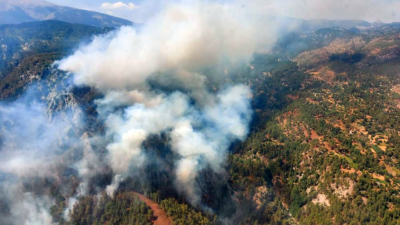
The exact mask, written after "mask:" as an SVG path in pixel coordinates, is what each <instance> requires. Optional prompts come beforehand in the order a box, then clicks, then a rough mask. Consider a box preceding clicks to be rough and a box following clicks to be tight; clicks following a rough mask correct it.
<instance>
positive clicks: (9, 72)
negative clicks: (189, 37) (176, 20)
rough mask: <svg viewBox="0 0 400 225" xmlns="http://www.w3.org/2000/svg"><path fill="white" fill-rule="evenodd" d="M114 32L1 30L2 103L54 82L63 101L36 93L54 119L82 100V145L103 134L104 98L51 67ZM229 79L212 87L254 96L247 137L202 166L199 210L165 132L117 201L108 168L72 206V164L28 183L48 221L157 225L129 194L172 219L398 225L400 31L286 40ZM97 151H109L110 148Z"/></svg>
mask: <svg viewBox="0 0 400 225" xmlns="http://www.w3.org/2000/svg"><path fill="white" fill-rule="evenodd" d="M109 31H110V29H100V28H94V27H89V26H83V25H71V24H67V23H63V22H57V21H48V22H35V23H27V24H21V25H3V26H0V46H1V49H0V51H1V58H0V75H1V79H0V90H1V91H0V98H1V99H3V100H4V101H7V100H11V99H13V98H15V97H16V96H20V95H23V94H24V93H25V92H26V90H27V87H28V86H31V85H32V84H35V82H38V83H40V82H44V83H47V85H48V87H49V89H52V88H53V89H57V90H60V89H61V90H62V96H61V97H60V96H58V97H57V98H55V97H54V96H52V95H51V94H49V93H45V91H43V90H41V91H43V96H44V99H46V103H48V104H49V109H50V110H49V111H50V112H54V111H62V110H64V109H65V108H68V107H67V106H70V105H73V106H75V105H79V106H81V107H82V109H83V113H84V114H85V115H86V117H85V118H86V119H87V121H88V125H87V126H85V127H84V128H81V130H80V132H82V133H84V135H82V137H80V138H81V139H84V140H86V139H90V137H94V136H96V134H99V133H100V134H103V133H104V124H103V123H102V122H101V121H100V119H99V118H98V115H97V110H101V109H99V108H97V105H96V99H97V98H98V97H99V96H100V94H99V93H98V91H97V90H95V89H93V88H91V87H87V86H82V87H72V88H71V87H69V86H68V85H66V86H68V88H65V87H64V86H62V85H60V86H57V83H56V81H59V80H61V81H62V82H65V83H67V81H68V79H69V77H68V75H67V74H66V73H64V72H61V71H58V70H57V69H56V68H54V67H52V64H53V63H54V61H56V60H59V59H61V58H62V57H63V56H65V55H67V54H69V53H71V51H72V50H73V49H74V48H76V47H77V46H78V45H79V44H81V43H82V42H85V41H88V40H90V38H91V37H92V36H93V35H99V34H103V33H106V32H109ZM207 72H209V73H213V72H221V71H213V70H212V69H210V71H207ZM223 72H224V73H225V75H226V76H223V77H222V78H220V79H222V80H223V82H220V81H215V83H213V82H212V81H211V82H209V83H207V85H209V86H210V87H209V88H210V90H213V91H214V92H217V91H218V90H219V89H222V88H223V85H224V84H226V83H227V84H245V85H247V86H249V87H251V89H252V94H253V96H252V99H251V106H252V109H253V115H252V122H251V128H250V135H249V136H248V138H247V139H246V140H245V141H237V142H235V143H234V144H233V145H231V146H230V148H229V150H230V151H229V154H228V155H227V158H228V161H227V163H226V164H225V165H224V169H226V171H227V172H226V173H221V174H218V173H214V172H213V171H212V170H210V169H205V170H204V171H202V172H201V173H200V175H199V177H198V178H196V179H198V180H201V181H202V183H201V184H202V186H201V187H200V190H201V192H202V193H201V203H202V204H199V205H191V204H190V201H189V200H188V199H187V198H185V197H184V196H183V195H182V194H181V193H180V192H179V191H177V190H176V188H175V187H176V183H174V179H173V173H174V161H173V160H174V158H176V157H177V156H176V154H175V153H174V152H173V151H172V150H171V148H170V147H168V146H169V145H168V144H169V143H170V142H171V138H169V137H168V136H167V135H165V134H162V135H153V136H150V138H148V139H147V140H146V141H145V142H144V143H143V147H144V148H145V149H146V154H148V155H150V156H152V157H153V158H154V161H152V162H148V163H147V164H146V165H145V166H144V167H143V168H141V169H139V170H138V171H137V174H133V175H132V177H129V178H127V179H125V180H123V181H121V184H120V186H119V188H118V191H117V192H116V193H115V194H114V195H109V194H107V193H106V192H105V191H102V192H100V193H99V191H98V190H99V189H100V188H102V189H105V188H106V187H107V185H108V184H109V183H111V182H112V179H113V178H112V172H111V169H110V168H109V167H105V168H106V169H105V170H104V171H102V173H99V174H96V176H92V177H90V184H91V185H92V186H90V185H89V188H88V189H89V193H88V194H87V195H85V196H79V197H78V198H77V199H76V202H74V204H73V205H72V206H71V205H69V204H71V201H69V200H68V199H70V197H72V196H75V195H76V194H77V193H78V190H79V188H80V184H79V181H78V179H77V176H78V175H77V172H74V171H73V169H71V168H67V167H66V168H64V167H63V168H62V169H60V171H56V173H57V176H54V177H52V178H43V177H40V178H37V179H31V180H29V181H28V182H26V183H24V185H25V186H24V188H25V189H26V190H29V191H31V192H32V193H34V194H37V195H38V196H40V194H42V193H44V192H45V193H49V195H50V196H51V197H52V198H53V199H54V202H53V205H52V207H51V209H49V210H50V212H51V217H52V220H53V221H54V222H58V223H59V224H74V225H78V224H79V225H83V224H152V223H154V221H156V219H157V218H155V216H154V212H153V211H152V210H151V209H150V208H149V206H147V205H146V204H145V203H144V202H143V201H141V200H140V199H139V198H138V197H137V195H135V193H134V192H133V191H135V192H138V193H141V194H144V195H146V196H147V197H148V198H150V199H152V200H153V201H154V202H155V203H157V204H158V205H159V206H160V208H161V209H162V210H163V211H164V212H165V213H166V214H167V216H168V217H169V218H171V219H172V221H173V222H172V223H173V224H388V225H389V224H390V225H391V224H393V225H395V224H400V192H399V189H400V164H399V160H400V26H399V25H398V24H388V25H382V26H379V27H369V28H366V29H363V30H358V29H356V28H355V29H344V28H338V27H335V28H326V29H320V30H318V31H316V32H314V33H307V34H304V33H298V32H296V33H291V34H288V35H286V36H284V37H281V38H280V39H279V40H278V41H277V43H276V46H275V47H274V48H273V50H272V51H271V52H269V53H268V54H261V53H257V54H254V57H253V60H252V61H251V62H250V64H246V65H238V66H237V69H236V70H230V71H223ZM218 83H223V84H218ZM63 88H65V89H63ZM39 89H40V88H39ZM39 93H42V92H39ZM44 93H45V94H44ZM43 96H40V97H43ZM3 126H4V127H6V128H7V126H8V124H6V123H4V124H3ZM6 128H5V130H6ZM77 133H79V132H77ZM79 147H80V146H73V147H71V148H72V149H73V150H74V151H72V153H68V154H66V155H65V157H64V158H63V160H60V165H62V166H64V164H63V163H65V162H68V161H72V160H73V159H74V158H75V157H78V156H79V155H80V154H88V155H89V153H87V152H84V153H79V152H78V151H77V150H76V149H78V148H79ZM93 149H94V151H96V153H98V155H100V156H104V155H105V151H106V149H105V147H104V146H94V147H93ZM161 159H162V160H161ZM74 166H75V167H77V166H76V165H74ZM78 166H79V165H78ZM93 169H96V167H94V166H93ZM0 178H1V174H0ZM38 187H41V189H40V191H38V189H39V188H38ZM0 210H1V213H0V217H1V216H2V215H8V214H10V213H11V212H10V211H9V208H7V204H6V203H5V202H1V201H0Z"/></svg>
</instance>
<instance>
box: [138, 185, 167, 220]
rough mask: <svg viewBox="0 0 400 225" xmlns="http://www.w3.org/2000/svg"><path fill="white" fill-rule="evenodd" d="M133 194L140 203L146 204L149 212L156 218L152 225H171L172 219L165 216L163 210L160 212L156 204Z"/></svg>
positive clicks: (142, 196) (144, 197)
mask: <svg viewBox="0 0 400 225" xmlns="http://www.w3.org/2000/svg"><path fill="white" fill-rule="evenodd" d="M134 194H135V195H136V196H138V198H139V199H140V200H141V201H143V202H144V203H146V205H147V206H149V207H150V208H151V210H153V212H154V216H155V217H156V219H155V220H154V222H153V224H154V225H172V219H171V218H170V217H168V216H167V214H166V213H165V212H164V210H162V209H161V208H160V206H159V205H158V204H157V203H155V202H153V201H152V200H150V199H149V198H147V197H146V196H144V195H142V194H139V193H137V192H134Z"/></svg>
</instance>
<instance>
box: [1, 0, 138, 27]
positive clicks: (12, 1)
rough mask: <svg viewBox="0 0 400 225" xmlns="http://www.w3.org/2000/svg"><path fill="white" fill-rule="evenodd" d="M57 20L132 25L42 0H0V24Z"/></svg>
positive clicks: (114, 18)
mask: <svg viewBox="0 0 400 225" xmlns="http://www.w3.org/2000/svg"><path fill="white" fill-rule="evenodd" d="M43 20H59V21H63V22H68V23H73V24H84V25H90V26H94V27H118V26H122V25H132V22H131V21H128V20H125V19H121V18H117V17H114V16H109V15H106V14H103V13H98V12H92V11H87V10H81V9H75V8H71V7H66V6H60V5H56V4H53V3H49V2H46V1H44V0H0V24H18V23H24V22H33V21H43Z"/></svg>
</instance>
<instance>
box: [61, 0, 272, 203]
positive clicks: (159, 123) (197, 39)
mask: <svg viewBox="0 0 400 225" xmlns="http://www.w3.org/2000/svg"><path fill="white" fill-rule="evenodd" d="M261 21H262V23H261ZM261 26H262V27H264V28H265V29H260V27H261ZM275 31H276V30H275V29H274V26H272V24H269V22H268V20H260V17H259V16H257V15H254V14H252V12H251V11H247V10H246V9H245V8H243V7H242V6H241V5H234V4H221V3H210V2H200V1H199V2H195V3H190V4H189V3H180V4H175V3H172V4H170V5H168V6H167V7H166V8H165V9H164V10H162V11H161V12H160V13H159V14H158V15H156V16H155V17H154V18H153V19H151V20H150V21H148V22H147V23H146V25H145V26H143V27H141V28H140V29H135V28H134V27H122V28H121V29H119V30H117V31H115V32H113V33H110V34H107V35H103V36H98V37H96V38H94V40H93V41H92V42H91V43H90V44H88V45H86V46H82V47H81V48H80V49H78V50H77V51H76V52H75V53H74V54H72V55H71V56H69V57H67V58H65V59H63V60H61V61H59V62H58V63H57V64H58V67H59V68H60V69H61V70H64V71H68V72H71V73H72V74H73V75H74V83H75V84H76V85H89V86H92V87H95V88H96V89H97V90H98V91H100V92H102V93H103V94H104V97H103V98H101V99H98V100H97V101H96V103H97V105H98V112H99V115H100V118H102V119H103V120H104V121H105V126H106V137H107V139H109V140H111V142H110V143H109V144H108V145H107V150H108V156H107V162H108V164H109V166H110V167H111V168H112V169H113V171H114V173H115V177H114V180H113V183H112V184H111V185H110V186H109V187H108V188H107V192H109V193H112V192H113V191H115V190H116V189H117V188H118V185H119V183H120V182H121V181H122V180H123V179H124V178H125V177H128V176H129V174H130V172H131V171H134V170H135V169H138V168H141V167H142V166H143V165H144V164H145V162H146V160H152V159H151V158H148V156H147V155H146V153H145V151H144V149H143V142H144V141H146V140H147V139H148V138H149V137H150V136H151V135H161V134H167V135H168V136H169V138H170V140H171V141H170V145H171V146H170V147H171V149H172V151H173V152H174V153H175V154H176V155H177V157H176V161H175V167H176V168H175V186H176V188H177V190H178V191H179V192H182V193H183V194H185V195H186V197H187V198H188V199H189V200H190V201H191V202H192V203H193V204H199V203H200V201H201V193H200V190H199V188H198V187H197V185H196V182H197V181H196V178H197V176H198V174H199V173H200V172H201V171H202V170H203V169H204V168H211V169H212V170H213V171H214V172H217V173H220V172H222V171H223V165H224V162H225V158H226V153H227V149H228V148H229V146H230V144H231V143H232V142H233V141H235V140H243V139H244V138H245V137H246V135H247V133H248V124H249V122H250V119H251V113H252V112H251V108H250V99H251V91H250V89H249V88H248V87H246V86H243V85H236V86H226V85H225V87H224V85H220V86H221V87H218V90H217V91H215V90H212V89H211V88H210V85H208V84H209V82H210V80H212V79H213V77H216V76H219V77H222V79H220V80H224V78H223V76H224V74H211V75H210V74H208V75H204V73H203V71H204V70H205V69H207V68H225V69H226V68H230V67H233V66H235V65H236V64H238V63H243V62H244V63H247V62H249V60H250V59H251V57H252V55H253V54H254V52H255V51H258V50H268V49H269V48H270V47H271V46H272V44H273V43H274V41H275V40H276V32H275Z"/></svg>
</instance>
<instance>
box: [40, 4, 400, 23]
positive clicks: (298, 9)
mask: <svg viewBox="0 0 400 225" xmlns="http://www.w3.org/2000/svg"><path fill="white" fill-rule="evenodd" d="M47 1H49V2H53V3H56V4H60V5H66V6H71V7H76V8H81V9H87V10H93V11H98V12H102V13H107V14H110V15H114V16H117V17H122V18H125V19H129V20H132V21H134V22H144V21H145V20H146V19H147V18H149V17H151V16H152V15H154V14H155V13H156V12H157V11H158V10H159V9H160V8H162V6H163V5H165V4H167V2H173V1H175V2H177V1H183V2H194V1H191V0H47ZM208 1H213V0H208ZM214 1H219V2H221V1H225V2H234V0H232V1H227V0H214ZM236 2H239V3H240V4H242V5H243V6H244V7H252V8H254V10H255V11H258V12H260V13H268V14H273V15H285V16H292V17H297V18H303V19H346V20H347V19H351V20H352V19H358V20H367V21H370V22H373V21H377V20H380V21H383V22H394V21H397V22H400V0H237V1H236Z"/></svg>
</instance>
